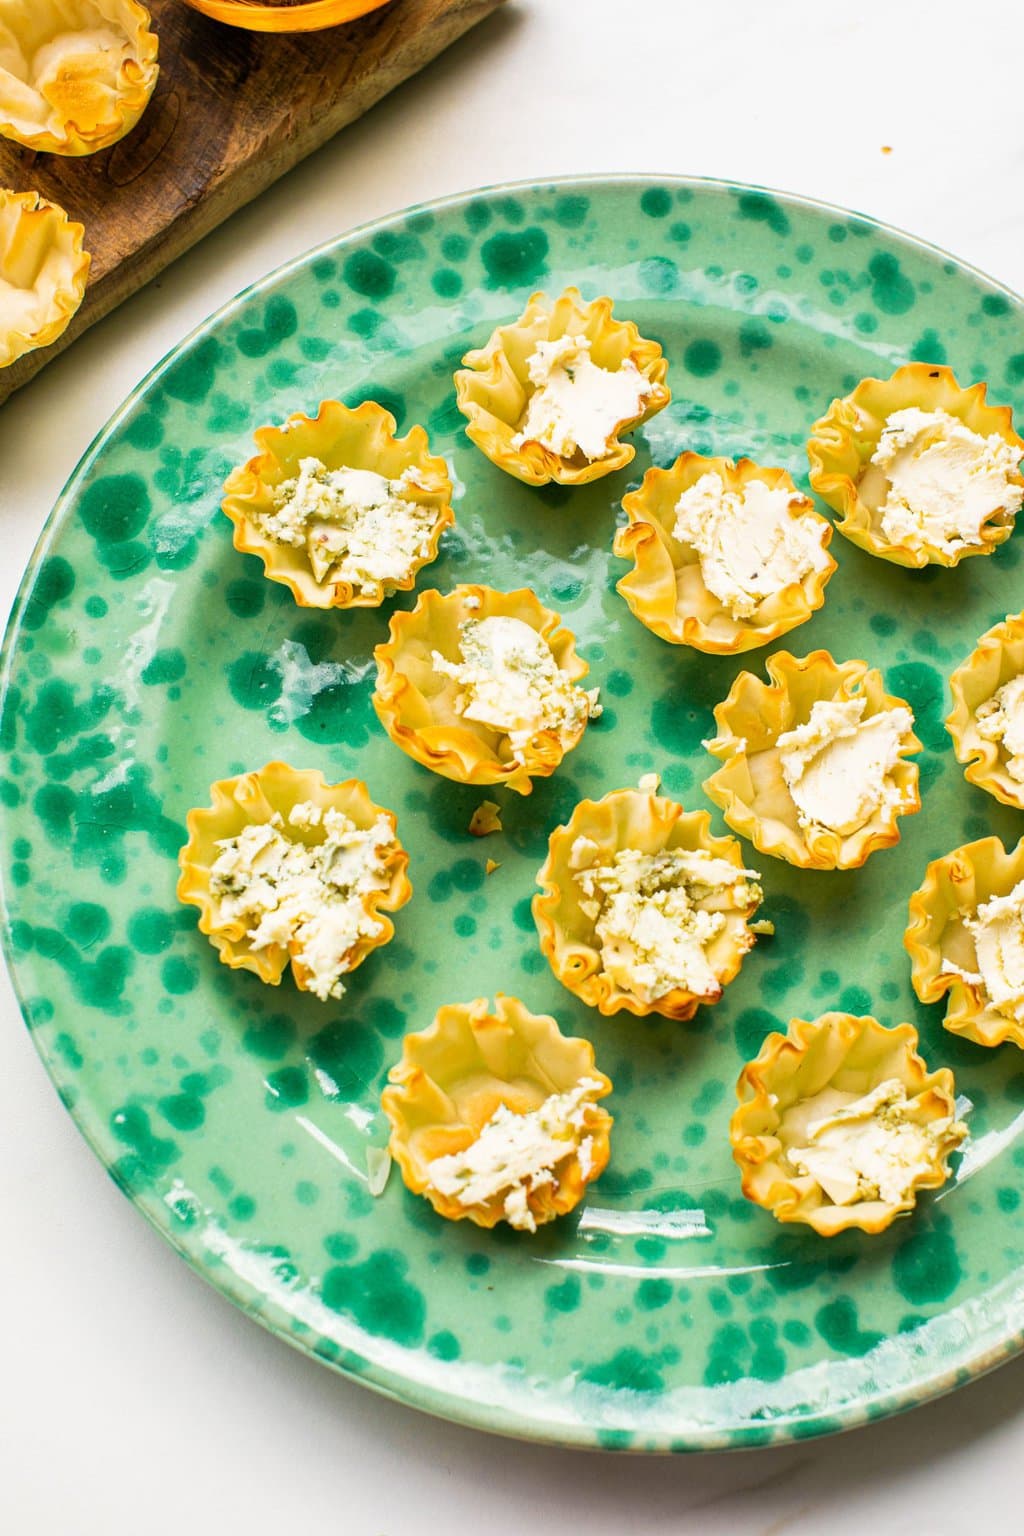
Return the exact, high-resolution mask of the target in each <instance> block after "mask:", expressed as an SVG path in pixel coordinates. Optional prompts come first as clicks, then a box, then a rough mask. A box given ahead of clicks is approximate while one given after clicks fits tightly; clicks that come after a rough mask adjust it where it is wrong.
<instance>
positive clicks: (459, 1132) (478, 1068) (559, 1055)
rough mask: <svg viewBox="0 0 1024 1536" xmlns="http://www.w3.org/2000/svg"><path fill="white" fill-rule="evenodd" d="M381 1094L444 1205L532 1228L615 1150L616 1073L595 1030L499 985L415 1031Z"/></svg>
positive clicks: (398, 1156)
mask: <svg viewBox="0 0 1024 1536" xmlns="http://www.w3.org/2000/svg"><path fill="white" fill-rule="evenodd" d="M389 1084H390V1086H389V1087H387V1088H385V1090H384V1093H383V1096H382V1099H381V1104H382V1107H383V1109H384V1113H385V1114H386V1115H387V1118H388V1120H389V1121H390V1124H391V1142H390V1146H391V1153H392V1156H393V1157H394V1159H395V1161H396V1162H397V1163H398V1166H399V1168H400V1169H401V1171H402V1177H403V1179H404V1180H405V1183H406V1185H407V1186H408V1188H409V1189H410V1190H412V1192H413V1193H414V1194H417V1195H425V1196H426V1198H427V1199H428V1200H429V1201H430V1203H431V1205H432V1206H433V1207H434V1210H435V1211H437V1213H438V1215H440V1216H444V1217H447V1219H448V1220H449V1221H461V1220H464V1219H465V1220H469V1221H472V1222H475V1223H476V1225H477V1226H478V1227H493V1226H495V1225H496V1223H497V1222H499V1221H506V1222H508V1224H509V1225H510V1226H511V1227H514V1228H516V1229H518V1230H519V1231H524V1232H536V1230H537V1228H538V1227H539V1226H543V1225H545V1224H546V1223H547V1222H549V1221H553V1220H554V1219H555V1218H556V1217H557V1216H564V1215H565V1214H566V1213H567V1212H569V1211H571V1210H572V1209H573V1208H574V1207H575V1206H576V1205H578V1204H579V1202H580V1200H581V1199H582V1198H583V1195H584V1192H585V1191H586V1188H587V1186H588V1184H590V1183H591V1182H592V1181H593V1180H594V1179H596V1178H597V1177H598V1175H599V1174H600V1173H601V1171H602V1170H603V1169H604V1167H605V1165H606V1164H607V1162H608V1154H609V1133H610V1131H611V1126H612V1117H611V1115H610V1114H609V1113H608V1111H607V1110H606V1109H604V1108H603V1106H602V1105H600V1104H599V1103H598V1100H599V1099H601V1098H603V1097H604V1096H605V1095H606V1094H608V1093H610V1092H611V1087H612V1085H611V1083H610V1082H609V1080H608V1078H607V1077H605V1075H604V1073H603V1072H599V1071H598V1070H597V1068H596V1067H595V1065H594V1048H593V1046H592V1045H591V1044H590V1042H589V1041H588V1040H581V1039H575V1038H572V1037H570V1036H566V1035H563V1034H562V1033H561V1031H560V1030H559V1028H558V1025H557V1024H556V1023H555V1021H554V1019H552V1018H549V1017H548V1016H547V1015H546V1014H535V1013H530V1012H529V1010H528V1009H527V1008H526V1007H525V1005H524V1004H523V1003H521V1002H520V1001H519V999H518V998H516V997H505V996H503V995H502V994H501V993H499V994H498V996H497V998H496V1000H495V1006H494V1012H493V1013H492V1012H491V1011H490V1009H489V1006H488V1002H487V999H486V998H477V999H476V1001H475V1002H472V1003H453V1004H449V1005H447V1006H445V1007H443V1008H440V1009H439V1010H438V1012H437V1015H436V1017H435V1018H434V1020H433V1022H432V1024H431V1025H430V1026H429V1028H427V1029H425V1030H423V1031H422V1032H421V1033H418V1034H410V1035H406V1037H405V1039H404V1041H403V1042H402V1057H401V1060H400V1061H399V1062H398V1063H397V1064H396V1065H395V1066H394V1067H392V1069H391V1072H390V1073H389Z"/></svg>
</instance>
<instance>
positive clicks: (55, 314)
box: [0, 188, 91, 368]
mask: <svg viewBox="0 0 1024 1536" xmlns="http://www.w3.org/2000/svg"><path fill="white" fill-rule="evenodd" d="M84 236H85V230H84V229H83V227H82V225H81V224H74V223H72V222H71V220H70V219H69V218H68V216H67V214H66V213H65V212H64V210H63V208H58V206H57V204H56V203H49V202H47V201H46V199H45V198H43V197H40V195H39V193H38V192H9V191H7V190H5V189H4V188H0V368H6V367H7V365H8V364H9V363H13V362H15V361H16V359H17V358H19V357H22V356H24V354H25V353H26V352H33V351H35V349H36V348H37V347H48V346H49V345H50V343H51V342H54V341H56V340H57V337H58V336H60V335H61V334H62V333H63V332H64V331H65V330H66V329H67V327H68V324H69V322H70V320H71V318H72V316H73V315H74V313H75V311H76V310H77V309H78V306H79V305H80V304H81V302H82V297H83V295H84V293H85V284H86V279H87V278H88V276H89V264H90V260H91V258H90V256H89V254H88V252H86V251H84V250H83V249H82V240H83V238H84Z"/></svg>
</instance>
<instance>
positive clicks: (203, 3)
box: [185, 0, 390, 32]
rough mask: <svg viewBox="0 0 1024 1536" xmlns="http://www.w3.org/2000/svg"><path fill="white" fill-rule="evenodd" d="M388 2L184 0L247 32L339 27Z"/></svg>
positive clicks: (214, 17)
mask: <svg viewBox="0 0 1024 1536" xmlns="http://www.w3.org/2000/svg"><path fill="white" fill-rule="evenodd" d="M389 3H390V0H185V4H186V5H190V6H191V7H192V9H193V10H194V11H199V12H201V13H202V15H204V16H210V17H212V18H213V20H214V21H223V22H226V23H227V24H228V25H229V26H233V27H244V28H245V29H246V30H247V31H250V32H316V31H320V30H322V29H323V28H326V27H337V26H342V25H343V24H344V23H345V22H347V21H355V20H356V19H357V18H358V17H359V16H365V15H367V14H368V12H370V11H376V10H379V9H380V8H381V7H382V6H384V5H387V4H389Z"/></svg>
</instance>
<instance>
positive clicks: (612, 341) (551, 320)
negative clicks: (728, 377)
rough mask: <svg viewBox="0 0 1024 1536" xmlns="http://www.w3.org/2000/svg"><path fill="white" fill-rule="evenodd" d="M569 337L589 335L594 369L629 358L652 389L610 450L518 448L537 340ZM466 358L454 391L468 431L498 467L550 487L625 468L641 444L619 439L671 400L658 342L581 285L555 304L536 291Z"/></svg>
mask: <svg viewBox="0 0 1024 1536" xmlns="http://www.w3.org/2000/svg"><path fill="white" fill-rule="evenodd" d="M566 335H570V336H586V337H587V338H588V340H589V341H590V356H591V358H592V360H593V361H594V363H595V364H596V365H597V367H599V368H604V369H607V370H608V371H609V372H615V371H616V370H617V369H619V368H621V367H622V364H623V363H624V362H625V361H626V360H627V359H628V360H630V361H631V362H632V363H633V364H634V365H635V366H636V368H637V370H638V371H639V372H640V373H641V374H643V376H644V377H645V378H646V379H647V380H648V381H649V383H651V384H653V385H654V386H655V387H654V389H653V390H652V391H651V393H650V394H649V395H648V397H647V399H646V400H645V401H644V402H643V408H642V410H641V411H640V412H638V413H636V414H635V415H632V416H627V417H625V418H624V419H623V420H621V421H620V422H618V423H617V424H616V426H615V429H614V431H613V432H612V434H611V436H610V438H609V443H608V452H607V453H606V454H604V455H603V456H602V457H601V458H598V459H588V458H586V457H585V456H584V455H583V454H582V453H581V452H578V451H577V452H576V453H575V454H574V455H573V457H572V458H571V459H564V458H561V457H560V456H559V455H558V454H556V453H554V452H553V451H552V450H551V449H550V448H547V447H545V446H544V445H543V444H541V443H538V442H532V441H527V442H524V443H523V444H522V446H521V447H517V446H515V444H513V441H512V439H513V438H514V437H515V436H516V434H517V432H518V431H519V429H520V427H521V425H522V422H523V418H524V416H525V414H526V409H527V406H528V404H529V401H530V397H531V395H532V394H533V393H534V390H535V388H536V386H535V385H534V384H533V382H532V381H531V379H530V375H529V367H528V365H529V360H530V358H531V357H532V355H533V353H534V351H535V349H536V346H537V343H538V342H541V341H555V340H557V339H558V338H560V337H562V336H566ZM462 361H463V364H464V366H463V367H462V368H460V369H458V370H457V371H456V373H455V392H456V399H457V401H458V406H459V410H460V411H461V412H462V414H463V415H464V416H465V417H466V418H467V420H468V423H469V424H468V426H467V427H466V435H467V436H468V437H469V438H470V439H471V440H472V441H473V442H474V443H476V445H477V447H478V448H480V449H482V451H483V452H484V453H485V454H486V455H487V457H488V458H489V459H490V460H491V462H492V463H494V464H497V466H498V468H499V469H503V470H505V471H506V473H507V474H510V475H514V476H515V477H516V479H517V480H525V481H526V482H527V484H528V485H546V484H547V483H548V481H549V480H557V481H558V482H559V483H560V484H561V485H584V484H586V482H587V481H589V480H597V479H599V478H600V477H601V476H602V475H609V474H611V473H612V471H613V470H617V469H621V468H622V467H623V465H625V464H628V463H629V462H630V460H631V459H632V458H633V456H634V454H635V452H636V449H635V448H634V447H633V446H632V444H631V443H625V442H621V441H620V440H619V434H620V433H622V432H631V431H632V430H633V429H634V428H635V427H638V426H640V424H641V423H642V422H644V421H647V420H648V419H649V418H650V417H651V416H654V415H655V414H656V413H657V412H658V411H661V410H663V409H664V408H665V406H666V405H668V403H669V401H670V400H671V398H672V396H671V393H670V391H669V389H668V387H667V386H666V384H665V375H666V373H667V372H668V363H667V361H666V359H665V357H664V356H663V354H662V350H661V347H660V346H659V345H658V343H657V342H656V341H650V340H647V339H646V338H645V337H643V336H641V335H640V332H639V330H638V329H637V327H636V325H635V324H634V323H633V321H632V320H615V319H613V317H612V301H611V299H609V298H599V299H591V300H590V301H589V302H585V301H584V300H583V299H582V298H581V296H580V293H579V290H578V289H576V288H566V290H565V292H564V293H562V294H561V295H560V296H559V297H558V298H557V299H556V300H555V301H554V303H552V302H551V301H550V299H549V298H548V297H547V295H546V294H544V293H535V294H533V296H532V297H531V298H530V301H529V303H528V304H527V306H526V308H525V310H524V311H523V313H522V314H521V315H520V316H519V319H518V320H514V321H512V322H511V323H510V324H508V325H499V326H498V328H497V329H496V330H495V331H494V332H493V334H492V335H491V338H490V340H489V341H488V342H487V344H486V346H483V347H478V348H476V349H475V350H473V351H471V352H467V353H466V355H465V357H464V358H463V359H462Z"/></svg>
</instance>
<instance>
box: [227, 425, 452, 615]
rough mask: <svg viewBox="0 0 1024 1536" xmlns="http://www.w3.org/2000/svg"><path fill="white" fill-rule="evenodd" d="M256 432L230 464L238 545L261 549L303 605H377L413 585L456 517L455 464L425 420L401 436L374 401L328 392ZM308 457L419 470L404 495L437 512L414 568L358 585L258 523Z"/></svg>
mask: <svg viewBox="0 0 1024 1536" xmlns="http://www.w3.org/2000/svg"><path fill="white" fill-rule="evenodd" d="M254 436H255V439H256V444H257V446H258V447H259V449H260V452H259V453H258V454H257V455H256V456H255V458H252V459H250V460H249V462H248V463H247V464H245V465H239V466H238V467H237V468H235V469H233V470H232V471H231V474H230V475H229V476H228V479H227V482H226V483H225V486H224V500H223V502H222V503H221V505H222V507H223V509H224V511H225V513H226V514H227V516H228V517H229V518H230V519H231V522H232V524H233V526H234V545H235V548H236V549H240V550H243V551H244V552H245V553H246V554H250V555H258V556H259V558H260V559H261V560H262V561H263V567H264V574H265V575H266V576H268V577H269V579H270V580H271V581H279V582H281V583H282V584H283V585H284V586H286V587H287V588H288V590H289V591H290V592H291V594H292V596H293V597H294V599H295V601H296V602H297V603H298V604H299V605H300V607H302V608H378V607H380V605H381V603H382V602H383V601H384V599H385V597H388V596H390V594H391V593H392V592H409V591H411V590H412V588H413V587H414V586H415V585H416V576H417V573H418V572H419V571H420V570H422V568H423V567H424V566H425V565H428V564H430V562H431V561H433V560H436V559H437V551H438V542H439V540H440V538H441V534H442V533H443V532H444V530H445V528H447V527H449V526H450V525H451V524H452V523H453V522H454V520H455V519H454V516H453V514H452V508H451V498H452V483H451V479H450V478H449V475H448V466H447V464H446V463H445V461H444V459H442V458H438V457H437V456H436V455H434V454H432V453H431V452H430V445H429V443H428V441H427V434H426V432H425V431H424V429H423V428H422V427H421V426H414V427H410V429H409V431H408V432H407V433H406V435H405V437H396V436H395V418H394V417H393V416H392V415H391V413H390V412H389V411H386V410H385V409H384V407H383V406H382V405H377V404H376V402H375V401H373V400H364V401H363V403H362V404H361V405H359V406H356V407H355V409H351V408H350V407H348V406H346V405H342V404H341V403H340V402H339V401H337V400H325V401H323V403H322V404H321V406H320V408H319V410H318V411H317V414H316V415H315V416H305V415H303V414H302V413H301V412H297V413H296V414H295V415H293V416H290V417H289V418H288V420H287V421H285V422H284V423H283V424H282V425H281V426H279V427H273V426H271V427H259V428H258V429H257V431H256V432H255V434H254ZM303 459H319V460H320V462H321V463H322V464H324V465H325V467H326V468H327V469H329V470H332V469H363V470H371V471H373V472H375V473H376V474H379V475H383V476H384V478H385V479H387V480H397V479H399V478H400V477H401V476H402V475H403V474H404V473H405V472H406V471H407V470H412V471H413V472H414V475H415V479H414V480H411V481H408V482H406V483H405V485H404V486H403V490H402V497H403V499H404V500H406V501H410V502H414V503H415V504H416V505H417V506H420V507H425V508H428V509H429V510H430V511H432V512H433V515H434V517H433V525H432V527H431V531H430V537H429V542H428V545H427V551H426V553H425V554H423V555H422V556H420V557H419V558H417V559H415V560H414V561H412V562H411V563H410V567H409V572H408V575H407V576H404V577H402V578H401V579H399V580H394V581H387V582H380V581H373V582H367V583H366V584H365V585H361V586H360V587H358V588H357V587H356V586H354V585H353V584H352V582H349V581H318V580H317V577H316V575H315V574H314V571H313V568H312V566H311V564H310V560H309V555H308V552H307V551H306V549H305V548H300V547H297V546H295V545H291V544H285V543H282V542H281V541H280V540H279V539H275V538H273V537H271V536H270V535H269V534H267V533H264V532H263V531H262V530H261V529H260V528H259V526H258V524H257V523H256V522H255V521H254V514H263V515H269V514H271V513H272V512H273V511H274V507H275V495H274V493H275V491H276V490H277V488H278V487H279V486H281V485H285V484H287V483H288V482H289V481H292V480H294V479H295V478H296V476H297V475H298V474H299V468H300V465H301V462H302V460H303Z"/></svg>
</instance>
